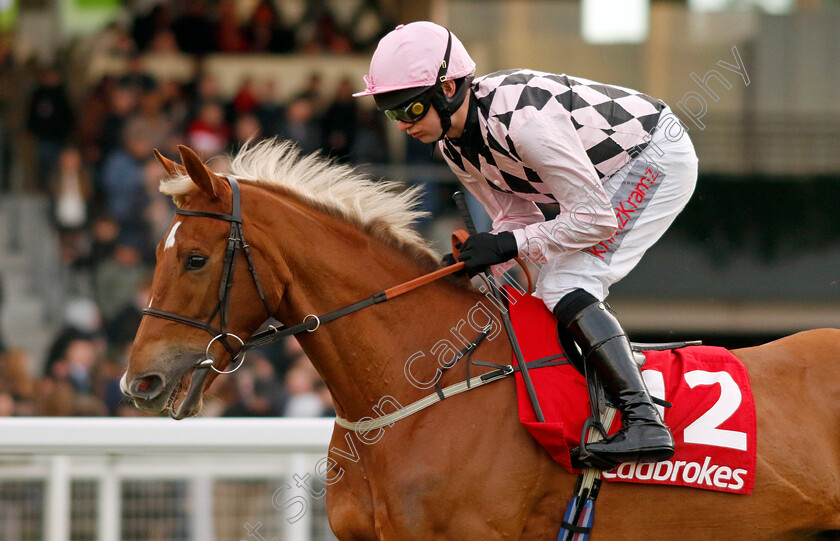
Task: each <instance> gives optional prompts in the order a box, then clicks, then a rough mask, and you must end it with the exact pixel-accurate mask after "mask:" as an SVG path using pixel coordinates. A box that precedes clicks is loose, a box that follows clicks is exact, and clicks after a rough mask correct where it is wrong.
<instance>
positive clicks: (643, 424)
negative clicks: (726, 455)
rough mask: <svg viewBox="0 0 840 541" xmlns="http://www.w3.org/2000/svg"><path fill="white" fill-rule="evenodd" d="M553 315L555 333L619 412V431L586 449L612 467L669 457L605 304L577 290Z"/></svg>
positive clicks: (667, 436)
mask: <svg viewBox="0 0 840 541" xmlns="http://www.w3.org/2000/svg"><path fill="white" fill-rule="evenodd" d="M554 313H555V315H556V316H557V318H558V332H559V333H560V334H561V336H562V335H565V336H566V337H567V338H571V339H573V340H574V341H575V343H576V344H577V345H578V346H579V347H580V349H581V352H582V353H583V357H584V358H585V359H586V362H587V363H588V364H589V366H591V367H592V368H594V369H595V371H596V372H597V374H598V376H599V377H600V378H601V381H603V383H604V387H605V388H606V390H607V391H608V392H609V393H610V394H612V395H613V396H614V397H615V399H616V400H617V402H618V410H619V411H620V412H621V430H619V431H618V432H617V433H616V434H614V435H613V436H611V437H609V438H608V439H606V440H604V441H602V442H598V443H590V444H587V446H586V447H587V449H588V450H589V451H590V452H592V453H594V454H596V455H598V456H599V457H603V458H605V459H608V460H610V461H613V462H616V463H618V462H660V461H662V460H667V459H669V458H671V457H672V456H673V455H674V438H673V437H672V436H671V431H670V430H668V427H667V426H665V424H664V423H663V422H662V419H661V418H660V417H659V413H658V412H657V411H656V408H655V407H654V406H653V403H652V401H651V398H650V395H649V394H648V390H647V387H646V386H645V382H644V380H643V379H642V374H641V372H640V371H639V368H638V366H637V365H636V363H635V361H634V359H633V351H632V349H631V348H630V341H629V340H628V339H627V335H626V333H625V332H624V329H622V327H621V323H619V321H618V319H616V317H615V315H614V314H613V313H612V312H611V311H610V310H609V309H608V307H607V305H606V304H605V303H603V302H599V301H598V299H596V298H595V297H594V296H592V295H591V294H589V293H587V292H586V291H584V290H582V289H577V290H575V291H573V292H571V293H569V294H567V295H566V296H564V297H563V298H562V299H561V300H560V302H559V303H557V306H556V307H555V308H554Z"/></svg>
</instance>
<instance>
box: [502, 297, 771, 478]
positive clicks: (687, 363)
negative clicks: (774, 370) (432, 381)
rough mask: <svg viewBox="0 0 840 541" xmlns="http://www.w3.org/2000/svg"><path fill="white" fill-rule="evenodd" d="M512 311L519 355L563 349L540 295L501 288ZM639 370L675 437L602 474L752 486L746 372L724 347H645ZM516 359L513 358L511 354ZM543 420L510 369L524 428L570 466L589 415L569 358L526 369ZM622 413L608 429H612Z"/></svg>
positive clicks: (751, 406) (752, 431)
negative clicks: (671, 448)
mask: <svg viewBox="0 0 840 541" xmlns="http://www.w3.org/2000/svg"><path fill="white" fill-rule="evenodd" d="M506 293H507V296H508V299H509V306H510V315H511V319H512V321H513V327H514V330H515V331H516V336H517V338H518V339H519V344H520V346H521V348H522V353H523V355H524V358H525V361H526V362H528V361H533V360H537V359H541V358H543V357H547V356H550V355H557V354H560V353H562V350H561V349H560V346H559V344H558V340H557V330H556V320H555V319H554V316H553V315H552V314H551V313H550V312H549V311H548V310H547V309H546V308H545V306H544V305H543V303H542V301H540V300H539V299H537V298H536V297H533V296H530V295H523V294H521V293H519V292H518V291H515V290H512V289H510V288H506ZM644 353H645V358H646V360H645V364H644V366H643V367H642V375H643V376H644V378H645V382H646V384H647V386H648V389H649V391H650V393H651V395H653V396H656V397H659V398H661V399H664V400H667V401H668V402H671V403H672V404H673V407H671V408H662V407H660V406H657V407H658V408H659V412H660V414H662V415H663V418H664V419H665V423H666V424H667V425H668V427H669V428H670V429H671V432H672V433H673V435H674V440H675V442H676V454H675V455H674V457H673V458H671V459H670V460H667V461H663V462H659V463H656V464H636V463H633V462H629V463H625V464H621V465H620V466H618V467H617V468H615V469H613V470H609V471H605V472H603V473H602V477H603V478H604V479H605V480H606V481H608V482H609V481H616V482H628V483H644V484H658V485H677V486H687V487H693V488H700V489H706V490H716V491H720V492H729V493H733V494H751V493H752V489H753V484H754V482H755V463H756V416H755V402H754V400H753V395H752V391H751V390H750V382H749V375H748V374H747V370H746V367H745V366H744V364H743V363H742V362H741V361H740V360H739V359H738V358H736V357H735V356H734V355H733V354H732V353H730V352H729V351H728V350H726V349H724V348H720V347H712V346H689V347H685V348H681V349H674V350H666V351H646V352H644ZM513 364H514V365H515V364H516V359H515V358H514V359H513ZM530 373H531V379H532V380H533V383H534V388H535V390H536V393H537V397H538V398H539V401H540V406H541V407H542V410H543V413H544V415H545V419H546V422H545V423H539V422H537V420H536V417H535V416H534V410H533V408H532V406H531V404H530V401H529V399H528V395H527V392H526V390H525V386H524V384H523V382H522V376H521V375H519V374H518V373H517V375H516V388H517V395H518V401H519V404H518V405H519V419H520V421H521V422H522V424H523V425H524V426H525V428H526V429H527V430H528V432H530V433H531V435H532V436H533V437H534V438H535V439H536V440H537V441H538V442H539V443H540V444H541V445H542V446H543V447H544V448H545V449H546V451H548V453H549V454H550V455H551V456H552V458H554V460H555V461H556V462H558V463H559V464H561V465H562V466H563V467H564V468H566V470H568V471H569V472H574V473H577V472H578V470H575V469H573V468H572V464H571V458H570V456H569V449H571V448H573V447H576V446H577V445H578V444H579V439H580V434H581V430H582V428H583V423H584V421H585V420H586V419H587V417H589V413H590V411H589V398H588V394H587V390H586V381H585V379H584V377H583V376H582V375H581V374H580V373H579V372H577V370H575V369H574V367H572V366H571V365H560V366H552V367H547V368H540V369H537V370H531V371H530ZM619 426H620V419H619V418H618V416H616V420H615V422H614V423H613V426H612V427H611V429H610V431H609V432H610V434H612V433H614V432H615V431H616V430H618V428H619Z"/></svg>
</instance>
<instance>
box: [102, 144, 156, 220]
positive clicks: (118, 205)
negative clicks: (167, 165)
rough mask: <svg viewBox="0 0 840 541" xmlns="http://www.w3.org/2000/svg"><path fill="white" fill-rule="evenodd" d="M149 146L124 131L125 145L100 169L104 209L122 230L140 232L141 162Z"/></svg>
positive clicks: (142, 205) (143, 201)
mask: <svg viewBox="0 0 840 541" xmlns="http://www.w3.org/2000/svg"><path fill="white" fill-rule="evenodd" d="M151 152H152V145H151V144H150V143H149V141H148V139H146V138H145V137H143V136H142V135H139V134H135V133H130V132H126V133H125V145H124V146H123V147H120V148H117V149H116V150H114V151H113V152H111V154H110V155H109V156H108V157H107V158H106V159H105V163H104V165H103V166H102V177H101V179H100V180H101V183H102V191H103V193H104V196H105V209H106V210H107V212H108V214H110V215H111V216H113V217H114V218H116V220H117V222H118V223H119V224H120V228H121V229H131V230H134V231H138V230H142V228H143V224H142V216H143V209H144V208H145V206H146V190H145V187H144V185H143V162H144V161H145V160H146V159H147V158H148V156H149V155H150V154H151Z"/></svg>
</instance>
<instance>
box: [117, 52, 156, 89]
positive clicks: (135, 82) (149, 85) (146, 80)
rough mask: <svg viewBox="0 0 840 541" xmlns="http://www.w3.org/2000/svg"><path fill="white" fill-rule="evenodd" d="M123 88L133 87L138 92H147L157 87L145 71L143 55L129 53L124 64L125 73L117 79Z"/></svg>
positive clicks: (153, 79)
mask: <svg viewBox="0 0 840 541" xmlns="http://www.w3.org/2000/svg"><path fill="white" fill-rule="evenodd" d="M118 82H119V84H120V86H122V87H123V88H133V89H135V90H136V91H137V92H138V93H143V92H148V91H150V90H154V89H156V88H157V86H158V85H157V81H155V78H154V77H152V76H151V75H150V74H149V72H148V71H146V65H145V63H144V62H143V56H142V55H140V54H138V53H131V54H130V55H129V56H128V60H127V61H126V65H125V73H124V74H123V75H122V76H121V77H120V78H119V80H118Z"/></svg>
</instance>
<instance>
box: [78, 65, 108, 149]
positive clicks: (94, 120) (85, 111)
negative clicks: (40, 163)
mask: <svg viewBox="0 0 840 541" xmlns="http://www.w3.org/2000/svg"><path fill="white" fill-rule="evenodd" d="M116 84H117V82H116V79H115V78H113V77H109V76H105V77H102V78H101V79H100V80H99V82H98V83H96V85H95V86H94V87H93V88H92V89H90V91H89V92H87V93H86V94H85V96H84V98H83V99H82V105H81V112H80V114H79V123H78V126H77V129H76V131H77V137H78V144H79V148H80V149H81V152H82V158H83V160H84V162H85V163H86V164H89V165H98V164H99V163H100V162H101V161H102V156H103V154H102V150H103V149H102V143H103V137H104V128H105V122H106V119H107V118H108V117H109V116H110V115H111V113H112V108H111V104H110V100H111V96H112V93H113V91H114V87H115V86H116Z"/></svg>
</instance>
